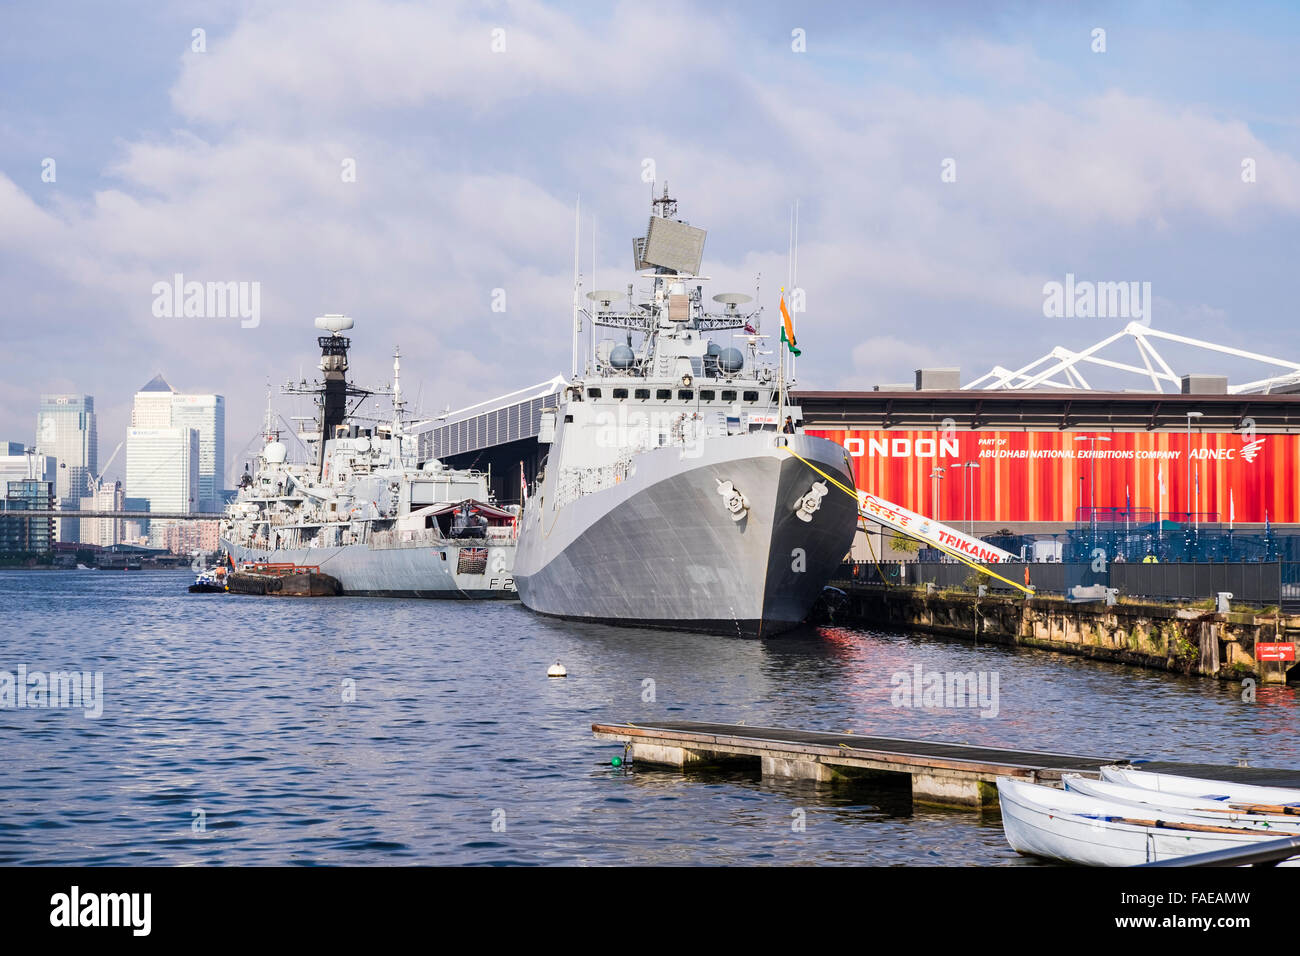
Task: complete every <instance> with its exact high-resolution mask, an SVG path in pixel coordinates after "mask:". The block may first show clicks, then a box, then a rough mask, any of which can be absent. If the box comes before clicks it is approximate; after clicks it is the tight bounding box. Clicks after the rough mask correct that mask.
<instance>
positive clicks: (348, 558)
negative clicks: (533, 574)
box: [221, 538, 517, 599]
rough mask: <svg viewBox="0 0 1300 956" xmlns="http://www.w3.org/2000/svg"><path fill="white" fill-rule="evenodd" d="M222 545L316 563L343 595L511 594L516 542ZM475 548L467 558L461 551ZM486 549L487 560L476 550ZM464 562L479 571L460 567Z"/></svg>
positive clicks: (279, 560)
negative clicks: (335, 581) (393, 545)
mask: <svg viewBox="0 0 1300 956" xmlns="http://www.w3.org/2000/svg"><path fill="white" fill-rule="evenodd" d="M221 546H222V548H223V549H224V550H225V551H226V553H227V554H229V555H230V556H231V557H232V558H233V559H234V561H235V564H236V565H242V564H248V563H265V564H292V565H295V566H298V567H310V568H319V569H320V571H322V572H323V573H325V574H328V575H330V576H331V577H334V578H337V579H338V581H339V583H340V584H341V585H342V587H343V593H344V594H345V595H354V596H362V597H416V598H450V599H456V598H505V599H513V598H515V597H516V596H517V595H516V594H515V590H514V579H513V575H512V574H511V572H510V567H511V564H512V562H513V560H514V552H515V548H514V546H513V544H511V545H510V546H486V547H485V546H483V545H473V544H468V545H458V544H447V545H445V546H442V547H432V548H430V547H420V548H371V547H370V546H369V545H366V544H352V545H344V546H341V547H325V548H276V549H273V550H267V549H265V548H248V547H244V546H243V545H240V544H236V543H235V542H233V541H228V540H226V539H224V538H223V539H222V541H221ZM465 548H470V549H473V550H474V553H472V554H471V555H470V556H469V557H470V560H469V561H462V559H461V553H460V552H461V551H462V550H463V549H465ZM482 550H486V551H487V555H486V560H483V557H482V555H481V554H480V553H478V552H481V551H482ZM466 565H468V566H470V567H471V568H473V569H477V567H478V566H480V565H481V566H482V569H483V570H482V571H481V573H470V572H463V571H461V570H460V569H461V568H462V567H465V566H466Z"/></svg>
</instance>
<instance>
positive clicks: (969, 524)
mask: <svg viewBox="0 0 1300 956" xmlns="http://www.w3.org/2000/svg"><path fill="white" fill-rule="evenodd" d="M979 466H980V463H979V462H978V461H964V462H962V463H961V464H960V465H958V466H957V467H958V468H960V469H962V479H963V480H962V487H961V508H962V511H963V512H965V518H966V533H967V534H969V535H972V536H973V535H974V534H975V515H974V509H973V508H971V506H970V498H971V494H970V492H971V489H972V485H973V482H974V480H975V476H974V475H972V474H971V469H972V468H978V467H979Z"/></svg>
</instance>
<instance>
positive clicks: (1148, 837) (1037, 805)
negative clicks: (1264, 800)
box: [998, 777, 1300, 866]
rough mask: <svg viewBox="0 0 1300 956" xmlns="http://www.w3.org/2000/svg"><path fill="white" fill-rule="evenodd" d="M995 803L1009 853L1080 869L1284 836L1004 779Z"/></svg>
mask: <svg viewBox="0 0 1300 956" xmlns="http://www.w3.org/2000/svg"><path fill="white" fill-rule="evenodd" d="M998 799H999V801H1000V803H1001V806H1002V827H1003V831H1004V832H1005V833H1006V837H1007V842H1008V843H1010V844H1011V848H1012V849H1013V850H1015V851H1016V852H1017V853H1025V854H1028V855H1031V856H1038V857H1045V858H1047V859H1050V860H1060V861H1063V862H1066V863H1081V864H1084V865H1087V866H1134V865H1137V864H1139V863H1151V862H1154V861H1156V860H1168V859H1172V858H1175V857H1181V856H1189V855H1191V854H1193V853H1208V852H1210V851H1212V850H1224V849H1230V848H1236V847H1244V846H1250V845H1252V844H1256V843H1262V842H1264V841H1267V840H1274V839H1277V838H1278V837H1279V836H1283V835H1285V834H1279V833H1278V832H1277V831H1276V830H1258V829H1244V828H1240V827H1224V826H1221V825H1215V824H1212V823H1207V822H1206V821H1205V820H1203V819H1202V818H1197V817H1186V816H1182V815H1179V814H1169V813H1166V812H1164V811H1163V810H1162V811H1161V812H1160V813H1159V814H1155V813H1154V812H1152V811H1154V810H1155V809H1156V808H1152V810H1151V811H1143V810H1141V809H1139V808H1135V807H1134V806H1133V805H1131V804H1122V803H1112V802H1109V801H1104V800H1098V799H1096V798H1095V797H1087V796H1084V795H1083V794H1080V793H1071V792H1069V791H1067V790H1057V789H1055V788H1053V787H1044V786H1041V785H1039V784H1034V783H1024V782H1022V781H1019V780H1014V779H1012V778H1010V777H999V778H998ZM1292 862H1300V861H1292ZM1282 865H1283V866H1286V865H1287V864H1286V863H1284V864H1282Z"/></svg>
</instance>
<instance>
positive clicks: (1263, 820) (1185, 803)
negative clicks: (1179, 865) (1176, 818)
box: [1061, 773, 1300, 836]
mask: <svg viewBox="0 0 1300 956" xmlns="http://www.w3.org/2000/svg"><path fill="white" fill-rule="evenodd" d="M1061 781H1062V783H1064V784H1065V788H1066V789H1067V790H1069V791H1070V792H1071V793H1078V794H1082V795H1083V796H1085V797H1093V798H1095V799H1097V800H1105V801H1108V802H1110V803H1123V804H1127V805H1129V806H1134V807H1141V808H1145V809H1146V810H1148V811H1152V810H1160V811H1161V812H1163V813H1177V814H1181V815H1186V816H1191V817H1199V818H1201V819H1203V820H1204V821H1205V822H1206V823H1215V822H1217V823H1219V824H1220V825H1222V826H1234V827H1245V828H1253V829H1264V830H1270V829H1271V830H1274V831H1275V835H1277V836H1291V835H1292V834H1295V835H1300V816H1288V815H1287V814H1284V813H1273V812H1268V811H1260V810H1251V809H1243V808H1239V807H1236V806H1233V805H1231V804H1228V805H1226V806H1225V805H1224V804H1222V803H1220V802H1217V801H1215V800H1209V799H1206V798H1205V797H1187V796H1183V795H1182V794H1177V793H1161V792H1159V791H1156V790H1148V789H1147V788H1145V787H1130V786H1127V785H1126V784H1122V783H1110V782H1109V781H1106V780H1093V779H1091V778H1089V777H1083V776H1080V775H1079V774H1075V773H1067V774H1064V775H1063V776H1062V777H1061ZM1248 806H1255V805H1254V804H1250V805H1248ZM1279 828H1280V829H1279Z"/></svg>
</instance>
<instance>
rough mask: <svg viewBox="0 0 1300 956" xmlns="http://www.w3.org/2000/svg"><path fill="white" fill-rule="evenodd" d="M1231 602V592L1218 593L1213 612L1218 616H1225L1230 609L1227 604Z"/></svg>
mask: <svg viewBox="0 0 1300 956" xmlns="http://www.w3.org/2000/svg"><path fill="white" fill-rule="evenodd" d="M1231 600H1232V592H1231V591H1220V592H1219V593H1218V595H1217V596H1216V598H1215V602H1214V603H1215V610H1216V611H1217V612H1218V613H1220V614H1227V613H1228V612H1229V611H1230V610H1232V608H1231V607H1230V606H1229V602H1230V601H1231Z"/></svg>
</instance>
